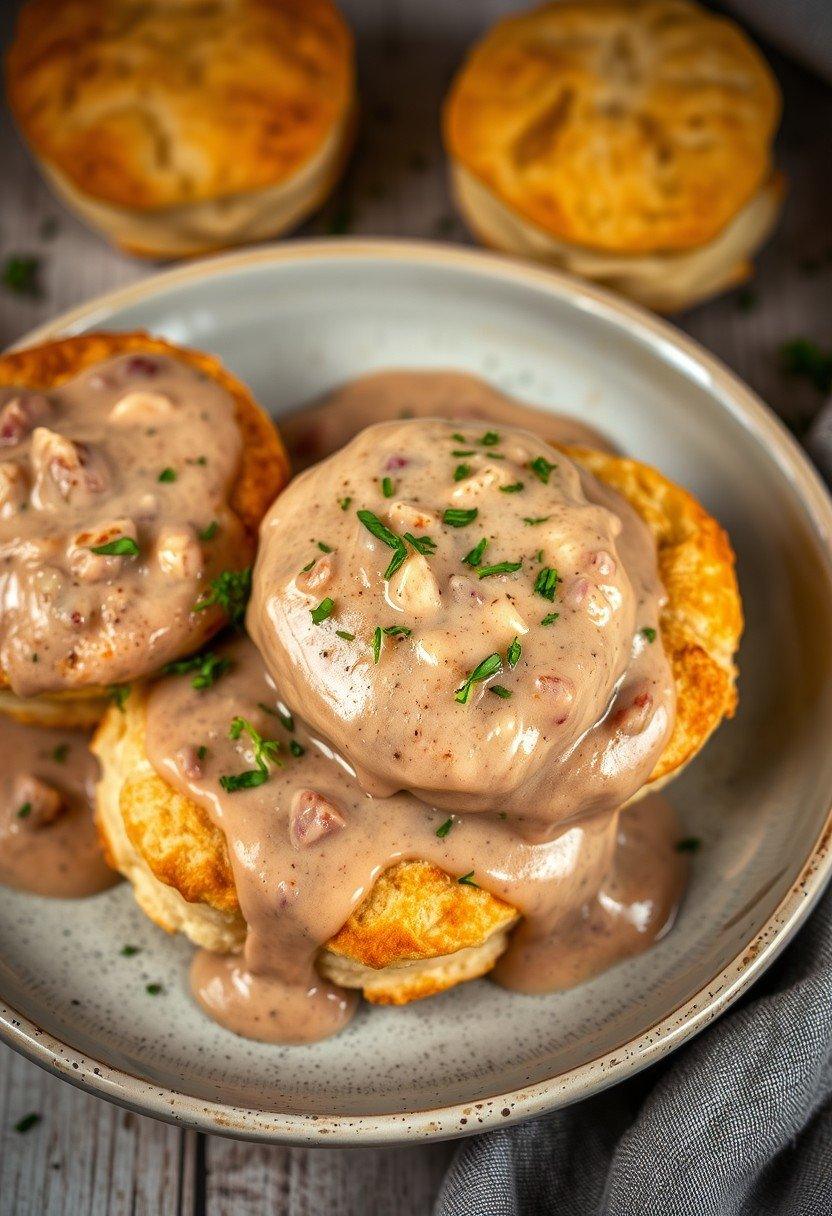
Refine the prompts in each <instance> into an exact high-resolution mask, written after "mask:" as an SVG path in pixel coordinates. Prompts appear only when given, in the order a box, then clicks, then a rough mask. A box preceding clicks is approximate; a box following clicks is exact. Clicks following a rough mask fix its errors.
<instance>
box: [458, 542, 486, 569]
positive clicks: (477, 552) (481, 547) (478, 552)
mask: <svg viewBox="0 0 832 1216" xmlns="http://www.w3.org/2000/svg"><path fill="white" fill-rule="evenodd" d="M487 545H488V541H487V540H486V538H485V537H483V538H482V540H481V541H480V543H479V544H478V545H474V547H473V549H471V551H470V552H469V553H466V554H465V556H464V557H463V559H462V560H463V562H464V563H465V565H466V566H471V567H472V569H474V570H476V568H477V566H479V565H480V564H481V563H482V556H483V554H484V553H485V550H486V547H487Z"/></svg>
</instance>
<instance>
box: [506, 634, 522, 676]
mask: <svg viewBox="0 0 832 1216" xmlns="http://www.w3.org/2000/svg"><path fill="white" fill-rule="evenodd" d="M522 653H523V648H522V647H521V645H520V642H519V641H518V639H517V638H515V639H514V641H513V642H512V643H511V645H510V646H509V648H508V650H507V651H506V660H507V662H508V665H509V667H510V668H511V669H512V670H514V668H515V667H516V666H517V664H518V663H519V662H520V655H521V654H522Z"/></svg>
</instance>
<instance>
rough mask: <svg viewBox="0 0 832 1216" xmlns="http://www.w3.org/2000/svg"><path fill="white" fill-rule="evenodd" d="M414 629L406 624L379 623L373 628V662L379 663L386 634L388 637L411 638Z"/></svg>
mask: <svg viewBox="0 0 832 1216" xmlns="http://www.w3.org/2000/svg"><path fill="white" fill-rule="evenodd" d="M412 632H413V630H412V629H408V627H407V626H406V625H384V626H382V625H377V626H376V628H375V629H374V630H373V639H372V647H373V662H374V663H377V662H378V661H379V659H380V658H381V647H382V644H383V641H384V638H385V636H387V637H388V638H409V637H410V635H411V633H412Z"/></svg>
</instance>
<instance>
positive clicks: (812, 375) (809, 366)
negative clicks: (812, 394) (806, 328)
mask: <svg viewBox="0 0 832 1216" xmlns="http://www.w3.org/2000/svg"><path fill="white" fill-rule="evenodd" d="M780 355H781V358H782V361H783V371H784V372H787V373H788V374H789V375H792V376H803V377H804V378H805V379H807V380H809V381H810V382H811V383H812V384H813V385H814V386H815V388H816V389H817V390H818V392H819V393H823V394H824V396H827V395H828V394H829V393H830V392H832V353H830V352H827V351H824V350H821V348H820V347H819V346H818V345H817V343H816V342H811V341H810V340H809V339H808V338H793V339H792V341H791V342H786V343H784V345H783V346H781V347H780Z"/></svg>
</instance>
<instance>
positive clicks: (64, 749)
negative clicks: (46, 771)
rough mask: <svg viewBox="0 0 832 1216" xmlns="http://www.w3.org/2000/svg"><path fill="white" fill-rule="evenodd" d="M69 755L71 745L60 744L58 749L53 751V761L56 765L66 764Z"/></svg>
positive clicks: (55, 748)
mask: <svg viewBox="0 0 832 1216" xmlns="http://www.w3.org/2000/svg"><path fill="white" fill-rule="evenodd" d="M68 755H69V744H68V743H59V744H58V746H57V747H54V748H53V749H52V759H53V760H54V761H55V763H56V764H66V758H67V756H68Z"/></svg>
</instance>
